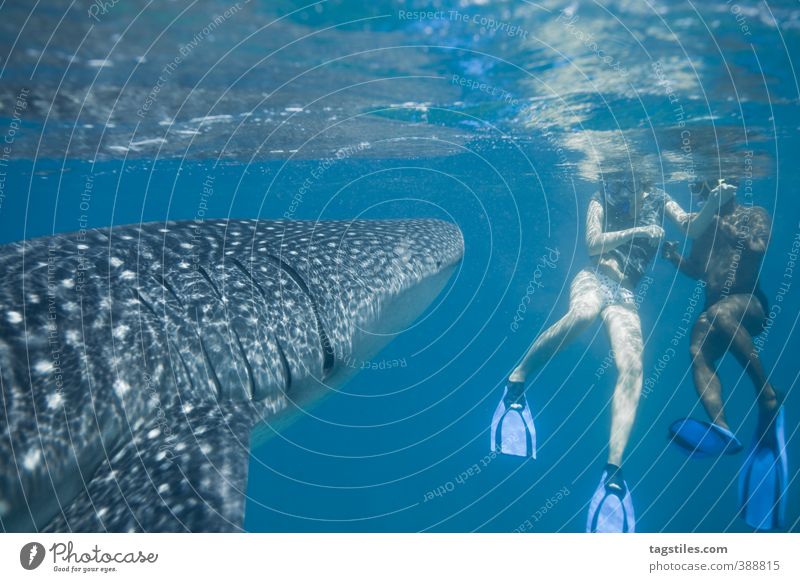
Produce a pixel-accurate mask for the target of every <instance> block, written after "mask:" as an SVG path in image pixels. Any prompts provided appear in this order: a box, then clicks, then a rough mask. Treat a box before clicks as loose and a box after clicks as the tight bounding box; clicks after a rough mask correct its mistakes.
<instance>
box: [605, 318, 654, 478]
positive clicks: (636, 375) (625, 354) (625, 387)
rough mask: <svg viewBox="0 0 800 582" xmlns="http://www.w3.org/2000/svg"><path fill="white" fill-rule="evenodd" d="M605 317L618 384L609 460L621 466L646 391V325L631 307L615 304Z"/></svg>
mask: <svg viewBox="0 0 800 582" xmlns="http://www.w3.org/2000/svg"><path fill="white" fill-rule="evenodd" d="M602 316H603V321H604V322H605V325H606V330H607V331H608V336H609V339H610V340H611V349H612V350H614V359H615V361H616V365H617V384H616V386H615V387H614V396H613V401H612V406H611V436H610V438H609V443H608V462H609V463H611V464H612V465H617V466H619V465H620V464H621V463H622V454H623V453H624V452H625V447H626V446H627V444H628V439H629V438H630V435H631V429H632V428H633V421H634V420H635V419H636V408H637V406H638V405H639V397H640V396H641V394H642V351H643V349H644V346H643V342H642V328H641V323H640V321H639V314H638V313H637V311H636V309H635V308H633V307H630V306H626V305H611V306H609V307H607V308H606V309H604V310H603V314H602Z"/></svg>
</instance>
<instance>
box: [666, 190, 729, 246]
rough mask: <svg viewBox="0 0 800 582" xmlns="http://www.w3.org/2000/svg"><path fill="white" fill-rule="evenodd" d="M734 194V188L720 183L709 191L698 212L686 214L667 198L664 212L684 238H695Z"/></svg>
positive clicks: (678, 205) (712, 220)
mask: <svg viewBox="0 0 800 582" xmlns="http://www.w3.org/2000/svg"><path fill="white" fill-rule="evenodd" d="M734 194H736V186H733V185H732V184H726V183H724V182H721V183H720V184H719V186H717V187H716V188H714V189H713V190H712V191H711V195H710V196H709V199H708V201H707V202H706V203H705V204H704V205H703V208H701V209H700V212H692V213H689V212H686V211H685V210H684V209H683V208H681V206H680V204H678V203H677V202H675V201H674V200H673V199H672V198H669V197H668V198H667V202H666V203H665V204H664V211H665V213H666V215H667V216H668V217H669V218H670V219H671V220H672V221H673V222H674V223H675V224H676V225H677V226H678V227H679V228H680V229H681V230H682V231H683V232H684V233H685V234H686V236H688V237H689V238H697V237H698V236H700V235H701V234H703V233H704V232H705V231H706V229H707V228H708V227H709V226H710V225H711V223H712V222H714V217H715V216H716V214H717V212H718V211H719V209H720V207H721V206H722V205H723V204H725V203H726V202H728V200H730V199H731V197H733V195H734Z"/></svg>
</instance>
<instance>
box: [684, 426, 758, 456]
mask: <svg viewBox="0 0 800 582" xmlns="http://www.w3.org/2000/svg"><path fill="white" fill-rule="evenodd" d="M669 434H670V437H671V441H672V443H673V444H675V445H676V446H677V447H678V448H680V450H681V451H683V452H684V453H686V454H687V455H689V456H690V457H692V458H695V459H702V458H705V457H716V456H719V455H734V454H736V453H738V452H739V451H741V450H742V443H740V442H739V439H737V438H736V435H735V434H733V433H732V432H731V431H729V430H728V429H726V428H722V427H721V426H718V425H716V424H712V423H710V422H705V421H702V420H695V419H694V418H681V419H680V420H676V421H675V422H673V423H672V424H671V425H670V427H669Z"/></svg>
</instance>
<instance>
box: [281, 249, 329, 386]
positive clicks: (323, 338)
mask: <svg viewBox="0 0 800 582" xmlns="http://www.w3.org/2000/svg"><path fill="white" fill-rule="evenodd" d="M266 258H267V259H268V260H270V261H272V262H273V263H274V264H275V265H277V267H278V268H279V269H281V271H283V272H284V273H286V274H287V275H288V276H289V277H290V278H291V279H292V280H293V281H294V282H295V283H296V284H297V286H298V287H300V290H301V291H302V292H303V293H305V295H306V297H308V300H309V302H310V303H311V310H312V311H313V312H314V319H315V320H316V322H317V334H318V335H319V341H320V344H321V345H322V354H323V363H322V372H323V377H324V376H327V375H328V373H329V372H330V371H331V370H332V369H333V366H334V365H335V364H336V359H335V358H334V355H333V346H332V345H331V342H330V339H329V338H328V334H327V333H326V332H325V326H324V325H322V318H321V317H320V315H319V306H318V305H317V301H316V299H315V297H314V294H313V293H311V289H309V288H308V285H307V284H306V282H305V279H303V277H302V276H300V273H298V272H297V271H295V269H294V267H292V266H291V265H290V264H288V263H286V262H285V261H283V260H282V259H281V258H279V257H276V256H275V255H271V254H267V255H266Z"/></svg>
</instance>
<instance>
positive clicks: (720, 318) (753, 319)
mask: <svg viewBox="0 0 800 582" xmlns="http://www.w3.org/2000/svg"><path fill="white" fill-rule="evenodd" d="M707 313H708V314H709V316H710V317H711V322H712V325H713V326H714V327H715V328H717V329H718V330H719V333H718V334H716V335H715V337H714V338H713V339H714V340H715V341H717V342H718V343H719V344H720V345H721V346H725V347H727V349H729V350H730V351H731V353H732V354H733V356H734V357H735V358H736V360H737V361H738V362H739V364H741V366H742V367H743V368H744V369H745V371H746V372H747V375H748V376H749V377H750V380H751V381H752V382H753V386H754V387H755V389H756V395H757V398H758V405H759V410H760V412H761V413H762V415H765V416H770V417H771V416H772V414H773V413H774V412H775V410H776V408H777V407H778V398H777V395H776V393H775V390H774V388H773V387H772V385H771V384H770V382H769V379H768V378H767V375H766V373H765V372H764V366H763V365H762V364H761V358H759V356H758V353H756V350H755V346H754V345H753V336H752V335H750V334H751V333H758V332H759V331H760V330H761V325H762V324H763V322H764V320H765V318H766V314H765V313H764V309H763V307H762V306H761V303H760V301H759V300H758V299H757V298H756V297H753V296H752V295H745V294H734V295H729V296H727V297H724V298H722V299H721V300H719V301H718V302H717V303H715V304H714V305H712V306H711V307H710V308H709V309H708V311H707Z"/></svg>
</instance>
